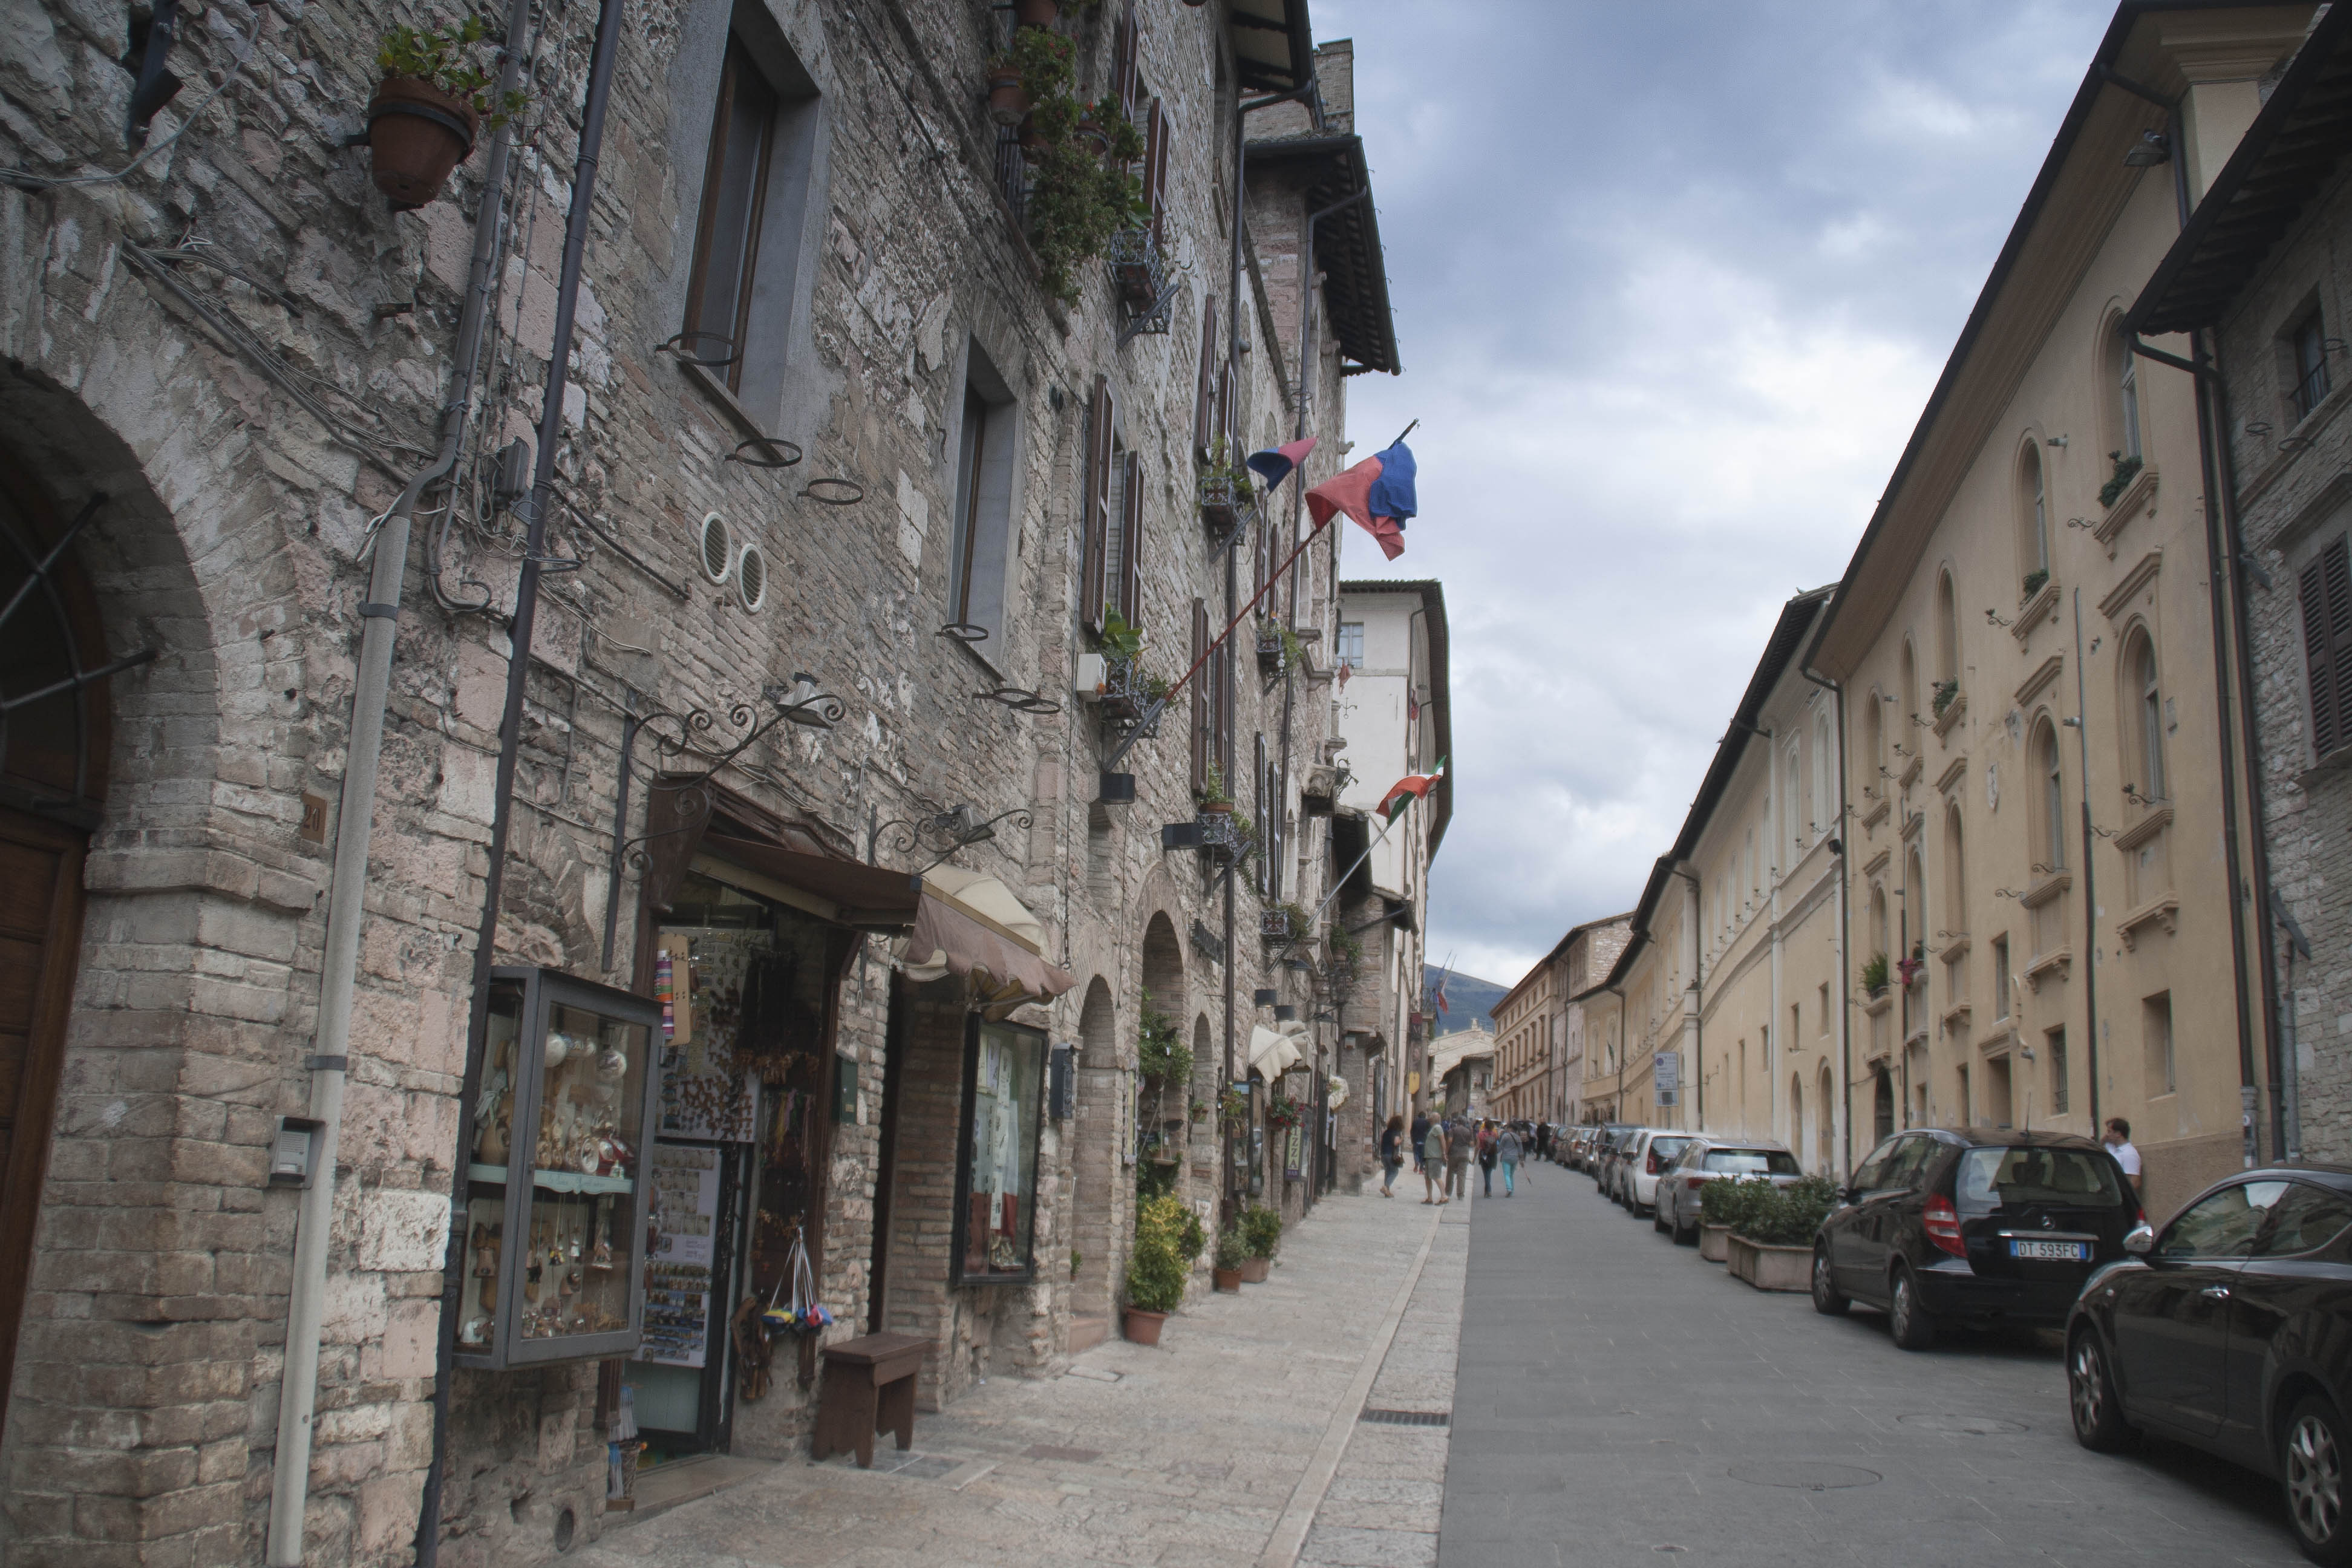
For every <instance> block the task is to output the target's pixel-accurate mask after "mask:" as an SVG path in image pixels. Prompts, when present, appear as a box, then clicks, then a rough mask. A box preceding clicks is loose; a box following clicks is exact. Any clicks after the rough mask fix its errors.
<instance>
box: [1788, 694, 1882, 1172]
mask: <svg viewBox="0 0 2352 1568" xmlns="http://www.w3.org/2000/svg"><path fill="white" fill-rule="evenodd" d="M1797 673H1798V674H1800V675H1801V676H1803V677H1804V678H1805V679H1807V680H1810V681H1811V682H1812V683H1813V684H1814V685H1815V686H1818V687H1821V688H1822V689H1824V690H1826V691H1827V692H1828V693H1829V694H1830V695H1831V697H1832V698H1833V699H1835V700H1836V702H1837V738H1838V739H1837V744H1838V767H1837V778H1838V815H1837V825H1838V830H1837V832H1836V833H1835V834H1834V835H1832V837H1835V838H1836V840H1837V862H1838V946H1837V958H1838V1077H1839V1079H1841V1080H1842V1081H1841V1082H1840V1083H1839V1085H1838V1089H1839V1098H1840V1099H1842V1100H1843V1101H1844V1102H1845V1116H1844V1121H1845V1137H1844V1140H1843V1144H1842V1150H1843V1157H1844V1161H1845V1165H1844V1170H1845V1173H1846V1174H1848V1175H1852V1174H1853V963H1850V962H1849V961H1848V955H1849V954H1850V953H1851V952H1853V935H1852V932H1851V931H1849V929H1848V922H1849V921H1851V920H1852V918H1853V915H1852V909H1851V905H1850V904H1849V902H1848V900H1847V897H1846V894H1847V888H1848V880H1847V873H1848V871H1849V870H1850V869H1851V868H1852V865H1853V862H1852V861H1850V860H1848V859H1847V858H1846V853H1845V835H1846V816H1847V806H1846V788H1845V784H1846V778H1845V688H1844V686H1843V685H1842V684H1840V683H1839V682H1837V681H1834V680H1832V679H1829V678H1828V677H1826V676H1820V675H1815V674H1814V673H1813V672H1812V671H1811V670H1810V669H1800V670H1798V671H1797ZM1874 1109H1875V1108H1874ZM1872 1131H1873V1132H1874V1133H1875V1131H1877V1130H1876V1128H1875V1127H1874V1128H1873V1129H1872Z"/></svg>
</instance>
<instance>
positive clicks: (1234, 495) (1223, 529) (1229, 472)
mask: <svg viewBox="0 0 2352 1568" xmlns="http://www.w3.org/2000/svg"><path fill="white" fill-rule="evenodd" d="M1237 449H1238V448H1236V450H1237ZM1226 453H1227V448H1226V446H1225V439H1224V437H1222V436H1220V437H1217V439H1216V441H1215V442H1214V444H1213V445H1212V446H1211V447H1210V448H1209V460H1208V461H1207V462H1205V463H1203V464H1202V465H1201V474H1200V502H1201V521H1202V522H1204V523H1206V524H1208V525H1209V527H1210V528H1211V529H1212V530H1213V531H1215V532H1217V533H1220V534H1223V533H1229V532H1231V531H1233V530H1234V528H1235V527H1236V526H1238V525H1239V523H1240V522H1241V520H1242V510H1243V509H1244V508H1245V507H1247V506H1248V505H1249V504H1250V502H1251V501H1252V500H1255V498H1256V494H1257V490H1256V486H1255V482H1254V480H1253V479H1252V476H1251V473H1250V470H1249V468H1248V466H1247V465H1246V464H1244V463H1243V462H1241V461H1240V460H1239V459H1238V458H1228V457H1227V455H1226Z"/></svg>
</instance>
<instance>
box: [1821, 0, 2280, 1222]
mask: <svg viewBox="0 0 2352 1568" xmlns="http://www.w3.org/2000/svg"><path fill="white" fill-rule="evenodd" d="M2311 16H2312V8H2311V7H2310V6H2307V5H2214V6H2209V7H2204V8H2200V9H2194V10H2189V9H2174V8H2169V7H2159V6H2153V5H2125V6H2123V7H2122V8H2121V9H2120V10H2119V11H2118V12H2117V13H2116V19H2115V22H2114V24H2113V25H2112V26H2111V27H2110V28H2109V30H2108V32H2107V34H2106V36H2105V38H2104V39H2103V40H2102V42H2101V44H2100V46H2099V49H2098V52H2097V55H2096V57H2095V60H2094V62H2093V64H2092V67H2091V69H2090V71H2089V72H2088V73H2087V75H2086V76H2085V78H2084V83H2083V86H2082V88H2081V90H2080V91H2079V92H2078V93H2077V95H2076V97H2075V100H2074V103H2073V105H2072V106H2071V108H2070V109H2069V110H2068V112H2067V115H2066V118H2065V121H2064V122H2063V125H2062V127H2061V129H2060V132H2059V134H2058V137H2057V139H2056V141H2055V142H2054V143H2053V146H2052V148H2051V151H2050V153H2049V156H2048V158H2047V160H2046V161H2045V163H2044V164H2043V166H2042V171H2041V174H2040V175H2039V177H2038V178H2037V179H2036V180H2035V182H2034V184H2033V187H2032V192H2031V193H2030V195H2028V197H2027V199H2026V202H2025V205H2024V209H2023V211H2022V212H2021V214H2020V216H2019V217H2018V219H2017V222H2016V225H2015V226H2014V228H2013V229H2012V231H2011V236H2010V238H2009V241H2008V243H2007V244H2006V245H2005V247H2003V249H2002V251H2001V254H2000V259H1999V260H1998V262H1997V263H1996V264H1995V266H1994V268H1993V272H1992V276H1991V278H1990V279H1989V281H1988V282H1987V283H1986V285H1985V288H1984V290H1983V292H1982V294H1981V296H1980V297H1979V300H1978V303H1977V306H1976V308H1975V310H1974V311H1973V312H1972V314H1971V315H1970V317H1969V321H1968V324H1967V326H1966V328H1965V329H1964V331H1963V332H1962V334H1961V337H1960V340H1959V342H1958V346H1957V347H1956V348H1955V349H1954V351H1953V353H1952V355H1951V358H1950V361H1949V363H1948V364H1947V366H1946V368H1945V371H1944V374H1943V376H1942V378H1941V380H1940V381H1939V382H1938V384H1937V387H1936V390H1935V393H1934V395H1933V396H1932V397H1931V398H1930V400H1929V403H1928V405H1927V410H1926V412H1925V414H1924V415H1923V416H1922V417H1921V419H1920V421H1919V424H1918V426H1917V427H1916V431H1915V432H1914V434H1913V436H1912V438H1911V441H1910V443H1909V445H1908V446H1907V447H1906V450H1905V452H1904V454H1903V457H1902V459H1901V461H1900V463H1899V464H1898V466H1897V468H1896V470H1895V476H1894V478H1893V479H1892V480H1891V481H1890V482H1889V484H1888V486H1887V488H1886V491H1885V496H1884V498H1883V499H1882V500H1881V501H1880V503H1879V506H1878V509H1877V510H1876V512H1875V514H1874V516H1873V518H1872V520H1871V522H1870V525H1869V528H1868V530H1867V531H1866V532H1865V533H1864V536H1863V539H1862V542H1861V543H1860V545H1859V547H1858V548H1857V549H1856V551H1855V552H1854V555H1853V561H1852V562H1851V563H1850V564H1849V566H1848V568H1847V571H1846V574H1845V577H1844V580H1843V584H1842V585H1841V587H1840V590H1839V592H1838V595H1837V597H1836V599H1835V601H1834V602H1833V603H1832V605H1831V606H1830V609H1829V611H1828V613H1827V615H1826V616H1824V617H1823V620H1822V626H1821V630H1820V633H1819V635H1818V637H1817V638H1816V639H1815V641H1814V643H1813V646H1812V647H1811V650H1810V653H1809V655H1808V658H1809V662H1810V666H1811V669H1812V670H1813V672H1814V673H1816V674H1818V675H1820V676H1822V677H1823V678H1825V679H1829V680H1832V681H1833V682H1835V683H1836V686H1837V688H1838V689H1839V691H1840V693H1841V696H1842V698H1843V705H1844V710H1845V722H1844V726H1843V727H1844V730H1845V732H1846V736H1847V742H1848V744H1847V750H1846V777H1845V788H1846V809H1847V812H1848V817H1847V822H1848V830H1847V832H1846V833H1845V834H1844V835H1843V837H1844V841H1845V848H1846V857H1845V858H1846V863H1847V868H1848V874H1849V876H1850V878H1851V883H1850V889H1849V897H1850V899H1851V900H1852V915H1853V924H1852V936H1853V963H1851V964H1850V965H1849V974H1848V978H1851V979H1853V980H1854V981H1855V982H1856V983H1858V984H1861V985H1862V990H1863V995H1862V996H1861V998H1860V1000H1859V1003H1858V1007H1857V1013H1858V1016H1856V1017H1855V1020H1854V1022H1855V1027H1856V1030H1857V1032H1858V1036H1859V1037H1858V1039H1857V1043H1856V1047H1855V1052H1854V1055H1855V1058H1856V1059H1855V1062H1854V1069H1855V1070H1854V1074H1853V1078H1852V1079H1850V1080H1849V1081H1848V1085H1847V1100H1848V1107H1847V1114H1848V1116H1849V1117H1850V1118H1853V1119H1855V1120H1857V1121H1859V1122H1860V1123H1862V1124H1863V1125H1869V1124H1871V1123H1872V1122H1873V1121H1876V1123H1877V1124H1878V1125H1881V1126H1884V1125H1885V1124H1886V1122H1887V1121H1888V1120H1889V1118H1888V1117H1887V1114H1886V1112H1887V1110H1888V1109H1889V1104H1888V1102H1889V1100H1890V1099H1891V1100H1892V1102H1893V1105H1892V1108H1893V1110H1894V1113H1895V1114H1894V1116H1893V1118H1892V1120H1893V1121H1895V1123H1897V1124H1900V1125H1904V1126H1911V1125H1918V1124H1923V1123H1924V1124H1943V1125H1949V1124H1959V1123H1982V1124H1987V1125H1994V1126H2011V1127H2029V1126H2030V1127H2033V1128H2056V1129H2063V1130H2066V1131H2074V1132H2081V1133H2093V1132H2095V1131H2097V1129H2098V1127H2099V1125H2100V1123H2101V1122H2102V1121H2103V1120H2104V1119H2105V1118H2108V1117H2115V1116H2122V1117H2125V1118H2127V1119H2128V1120H2129V1121H2130V1122H2131V1124H2132V1127H2133V1131H2134V1136H2135V1139H2136V1141H2137V1143H2138V1144H2139V1146H2140V1148H2141V1149H2142V1151H2143V1152H2145V1155H2146V1158H2147V1198H2148V1203H2149V1206H2150V1208H2151V1209H2152V1210H2157V1211H2159V1212H2160V1211H2162V1210H2163V1209H2165V1208H2166V1207H2167V1206H2168V1205H2171V1204H2173V1203H2176V1202H2178V1201H2179V1199H2181V1198H2183V1197H2185V1196H2186V1195H2188V1194H2189V1193H2191V1192H2193V1191H2194V1190H2195V1189H2196V1187H2197V1186H2199V1185H2200V1184H2202V1183H2204V1182H2205V1181H2207V1180H2208V1179H2210V1178H2211V1177H2213V1176H2215V1175H2218V1174H2220V1173H2223V1172H2225V1171H2227V1170H2229V1169H2231V1168H2232V1167H2234V1166H2235V1165H2236V1164H2237V1163H2238V1162H2239V1161H2240V1159H2241V1157H2242V1155H2243V1154H2245V1153H2248V1152H2251V1147H2250V1145H2249V1144H2248V1142H2247V1141H2246V1139H2245V1138H2244V1137H2242V1134H2241V1130H2240V1121H2241V1093H2242V1090H2245V1091H2249V1092H2258V1091H2259V1090H2260V1089H2262V1087H2263V1083H2262V1076H2263V1075H2262V1069H2261V1068H2260V1065H2259V1064H2260V1062H2261V1060H2262V1058H2263V1055H2264V1051H2265V1041H2264V1039H2263V1007H2262V1003H2261V994H2262V993H2261V982H2260V973H2259V965H2258V963H2257V953H2256V952H2255V949H2254V945H2253V943H2252V939H2251V937H2250V934H2249V931H2248V921H2249V920H2250V918H2251V910H2250V909H2248V908H2243V907H2241V906H2239V905H2238V904H2236V903H2235V902H2234V901H2233V900H2232V898H2231V889H2232V888H2233V887H2247V888H2251V886H2252V881H2251V859H2250V843H2249V838H2248V828H2249V824H2250V820H2251V819H2250V816H2249V813H2248V810H2247V805H2246V802H2247V800H2248V799H2249V791H2248V787H2247V786H2248V777H2247V774H2246V771H2245V752H2244V749H2243V747H2242V744H2241V742H2240V737H2241V729H2240V716H2239V715H2238V714H2237V713H2236V712H2235V711H2234V710H2233V702H2234V699H2235V693H2236V689H2237V684H2238V679H2237V675H2236V672H2235V670H2234V668H2232V665H2231V649H2230V647H2229V644H2228V642H2227V640H2226V637H2224V638H2223V639H2222V640H2221V641H2220V642H2219V643H2218V644H2217V627H2220V626H2223V625H2224V624H2225V616H2226V614H2227V610H2228V605H2227V604H2226V597H2227V595H2226V592H2225V590H2224V588H2223V586H2222V585H2221V577H2220V576H2219V575H2218V574H2220V572H2221V567H2220V565H2219V564H2218V563H2217V562H2216V559H2215V557H2216V554H2217V553H2218V552H2219V550H2220V546H2219V543H2218V542H2217V541H2215V540H2213V539H2212V538H2211V537H2210V535H2209V531H2208V519H2207V514H2206V506H2205V500H2206V498H2205V496H2204V494H2203V490H2204V486H2203V484H2202V482H2201V481H2200V478H2199V471H2200V470H2199V447H2198V430H2197V410H2196V407H2195V404H2194V401H2193V398H2192V395H2191V386H2190V378H2189V376H2188V375H2187V374H2183V373H2181V372H2179V371H2177V370H2173V369H2169V368H2167V367H2165V366H2162V365H2160V364H2157V363H2151V362H2150V361H2148V360H2147V359H2145V358H2142V357H2139V356H2137V355H2136V354H2134V353H2132V352H2131V346H2130V343H2129V341H2128V339H2127V337H2126V334H2125V333H2124V332H2123V331H2121V330H2120V329H2121V325H2122V321H2123V316H2124V312H2125V311H2126V309H2127V308H2128V307H2129V306H2130V305H2131V303H2132V301H2133V300H2134V299H2135V298H2136V297H2137V294H2138V293H2139V291H2140V289H2141V287H2142V285H2143V284H2144V283H2145V282H2146V280H2147V278H2148V276H2149V274H2150V272H2151V270H2152V269H2153V268H2155V266H2156V265H2157V263H2158V260H2159V259H2160V258H2162V257H2163V256H2164V254H2165V251H2166V249H2167V247H2169V246H2170V245H2171V244H2172V242H2173V238H2174V236H2175V235H2176V234H2177V233H2178V231H2179V227H2180V225H2181V222H2182V219H2183V217H2184V216H2185V214H2186V211H2187V205H2188V203H2189V202H2190V201H2193V200H2194V199H2195V197H2196V195H2198V194H2199V193H2200V192H2201V191H2202V190H2203V189H2204V188H2205V186H2206V184H2207V183H2208V182H2210V180H2211V179H2212V178H2213V176H2214V175H2215V174H2216V173H2217V172H2218V171H2219V170H2220V169H2221V165H2222V163H2224V162H2225V161H2226V160H2227V158H2228V157H2229V155H2230V153H2231V149H2232V148H2233V147H2234V146H2235V145H2236V144H2237V142H2238V140H2239V138H2240V136H2241V134H2242V132H2244V131H2245V129H2246V127H2247V125H2248V123H2249V122H2250V121H2252V119H2253V117H2254V114H2255V111H2256V110H2257V109H2258V107H2259V106H2260V101H2261V84H2262V82H2263V79H2264V78H2265V77H2266V76H2267V75H2269V74H2270V73H2271V72H2273V69H2274V68H2276V67H2278V66H2279V64H2280V63H2281V62H2282V61H2283V60H2284V58H2286V57H2287V56H2289V55H2290V54H2291V53H2292V52H2293V51H2294V49H2295V47H2297V45H2298V44H2299V43H2300V42H2301V41H2302V39H2303V37H2304V34H2305V28H2306V26H2307V25H2308V24H2309V22H2310V20H2311ZM2172 104H2177V105H2178V109H2177V113H2175V114H2170V115H2168V108H2167V106H2168V105H2172ZM2151 138H2154V140H2151ZM1881 955H1884V960H1883V964H1884V966H1885V968H1891V969H1892V970H1893V972H1894V973H1892V974H1891V975H1887V974H1884V973H1882V960H1881ZM1906 958H1907V959H1908V960H1909V962H1908V963H1906ZM1861 1147H1862V1142H1861V1141H1859V1140H1857V1143H1856V1148H1857V1152H1859V1150H1860V1149H1861Z"/></svg>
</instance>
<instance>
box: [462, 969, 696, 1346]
mask: <svg viewBox="0 0 2352 1568" xmlns="http://www.w3.org/2000/svg"><path fill="white" fill-rule="evenodd" d="M660 1022H661V1004H660V1003H658V1002H656V1001H653V1000H651V999H649V998H646V997H643V996H635V995H632V994H629V993H628V992H625V991H615V990H614V989H613V988H612V987H610V986H608V985H598V984H594V983H593V982H590V981H585V980H578V979H574V978H573V977H572V976H570V975H566V974H559V973H555V972H553V971H551V970H545V969H521V968H507V967H500V968H498V969H495V970H493V971H492V972H491V981H490V1002H489V1031H488V1040H487V1041H486V1043H485V1047H484V1052H485V1054H484V1058H483V1063H482V1087H481V1094H480V1097H479V1098H478V1100H476V1101H475V1105H474V1132H473V1137H474V1147H473V1149H472V1151H471V1153H472V1163H471V1168H470V1170H469V1171H468V1173H467V1175H468V1181H469V1188H468V1191H469V1193H470V1197H469V1199H468V1202H467V1215H466V1226H467V1252H466V1256H467V1259H468V1263H467V1273H468V1279H467V1289H466V1291H465V1296H464V1306H463V1309H462V1312H461V1315H460V1317H459V1319H458V1329H457V1363H458V1364H459V1365H461V1366H474V1367H488V1368H498V1367H509V1366H528V1365H532V1364H536V1363H543V1362H555V1361H579V1360H583V1359H587V1358H591V1357H600V1356H612V1355H626V1354H627V1353H629V1352H632V1351H634V1350H635V1349H636V1348H637V1338H638V1334H639V1332H640V1331H641V1329H642V1328H643V1324H644V1317H645V1300H644V1288H643V1284H642V1279H643V1275H644V1265H645V1245H646V1226H645V1222H644V1215H645V1183H646V1160H645V1159H644V1157H643V1156H644V1152H645V1150H646V1144H647V1143H648V1142H649V1139H648V1137H647V1131H648V1127H649V1118H650V1116H651V1114H652V1110H653V1102H654V1097H655V1094H656V1092H657V1090H658V1088H659V1082H660V1074H659V1072H658V1071H657V1070H656V1068H655V1066H654V1063H653V1060H652V1047H653V1038H654V1029H655V1026H656V1025H658V1024H659V1023H660Z"/></svg>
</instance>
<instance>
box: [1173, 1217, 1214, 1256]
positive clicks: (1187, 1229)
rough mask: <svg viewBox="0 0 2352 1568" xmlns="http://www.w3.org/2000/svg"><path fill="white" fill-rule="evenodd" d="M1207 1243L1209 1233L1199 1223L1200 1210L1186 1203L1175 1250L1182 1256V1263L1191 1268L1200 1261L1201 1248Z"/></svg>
mask: <svg viewBox="0 0 2352 1568" xmlns="http://www.w3.org/2000/svg"><path fill="white" fill-rule="evenodd" d="M1208 1245H1209V1233H1208V1231H1207V1229H1206V1228H1205V1227H1203V1226H1202V1224H1201V1215H1200V1211H1198V1210H1197V1209H1195V1208H1193V1207H1192V1205H1189V1204H1187V1205H1185V1207H1184V1229H1183V1232H1182V1234H1181V1235H1180V1236H1178V1237H1177V1238H1176V1250H1177V1251H1178V1252H1180V1253H1181V1254H1183V1256H1184V1265H1185V1267H1186V1268H1191V1267H1192V1265H1193V1264H1194V1263H1197V1262H1199V1261H1200V1258H1201V1253H1202V1249H1203V1248H1204V1247H1207V1246H1208Z"/></svg>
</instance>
